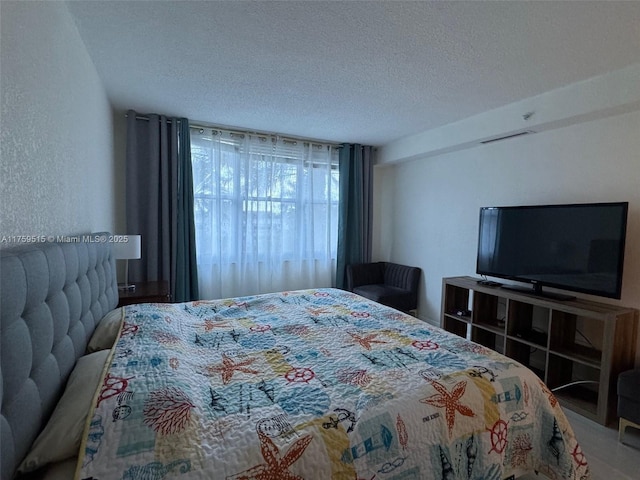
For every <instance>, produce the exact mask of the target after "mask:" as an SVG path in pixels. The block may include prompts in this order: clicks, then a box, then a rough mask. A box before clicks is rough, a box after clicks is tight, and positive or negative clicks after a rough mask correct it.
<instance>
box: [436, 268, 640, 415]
mask: <svg viewBox="0 0 640 480" xmlns="http://www.w3.org/2000/svg"><path fill="white" fill-rule="evenodd" d="M504 287H505V286H502V287H494V286H489V285H482V284H480V283H478V279H477V278H472V277H451V278H444V279H443V280H442V313H441V327H442V328H444V329H445V330H447V331H448V332H451V333H454V334H456V335H459V336H461V337H464V338H467V339H469V340H472V341H474V342H476V343H479V344H481V345H484V346H485V347H488V348H491V349H492V350H496V351H497V352H500V353H502V354H503V355H506V356H507V357H510V358H513V359H514V360H516V361H518V362H520V363H522V364H523V365H525V366H526V367H528V368H529V369H530V370H532V371H533V372H535V373H536V374H537V375H538V377H540V379H541V380H543V381H544V382H545V383H546V384H547V386H548V387H549V388H550V390H551V391H552V392H553V394H554V395H555V396H556V398H557V399H558V400H559V401H560V404H561V405H562V406H563V407H567V408H569V409H571V410H574V411H576V412H578V413H580V414H582V415H584V416H586V417H588V418H590V419H592V420H595V421H596V422H599V423H601V424H603V425H607V424H608V423H610V422H612V421H614V420H615V418H616V406H617V401H618V397H617V395H616V382H617V378H618V374H620V373H621V372H623V371H625V370H629V369H632V368H633V367H634V363H635V350H636V335H637V331H638V310H635V309H633V308H626V307H622V306H619V305H610V304H604V303H596V302H590V301H586V300H581V299H574V300H562V301H558V300H556V299H551V298H547V297H540V296H538V295H537V294H536V293H535V292H533V291H532V290H527V293H522V292H521V291H520V290H513V289H508V288H504ZM543 294H544V295H546V294H547V292H543Z"/></svg>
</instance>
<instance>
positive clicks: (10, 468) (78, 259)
mask: <svg viewBox="0 0 640 480" xmlns="http://www.w3.org/2000/svg"><path fill="white" fill-rule="evenodd" d="M97 236H100V234H97V235H96V234H94V235H91V237H92V238H96V237H97ZM80 238H82V237H80ZM117 303H118V285H117V280H116V275H115V259H114V258H113V255H112V254H111V245H110V244H109V243H101V242H93V241H91V242H89V241H84V242H82V241H81V242H78V243H71V242H69V243H38V244H31V245H23V246H18V247H11V248H7V249H2V250H0V454H1V457H0V458H1V459H0V463H1V465H0V473H1V478H2V480H9V479H10V478H12V477H13V475H14V472H15V470H16V468H17V466H18V465H19V463H20V461H21V460H22V458H23V457H24V456H25V455H26V453H27V452H28V450H29V447H30V446H31V443H32V442H33V440H34V439H35V437H36V436H37V434H38V433H39V431H40V430H41V428H42V427H43V425H44V423H45V422H46V420H47V419H48V418H49V416H50V414H51V412H52V411H53V408H54V407H55V405H56V402H57V400H58V398H59V397H60V396H61V394H62V389H63V388H64V385H65V383H66V381H67V377H68V376H69V373H70V372H71V369H72V368H73V366H74V364H75V361H76V359H77V358H78V357H80V356H81V355H84V353H85V349H86V346H87V342H88V340H89V339H90V336H91V334H92V333H93V330H94V328H95V325H96V323H97V322H98V321H99V320H100V319H101V318H102V317H103V316H104V314H105V313H107V312H108V311H109V310H112V309H113V308H115V307H116V304H117Z"/></svg>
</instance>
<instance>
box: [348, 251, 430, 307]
mask: <svg viewBox="0 0 640 480" xmlns="http://www.w3.org/2000/svg"><path fill="white" fill-rule="evenodd" d="M421 272H422V270H420V268H418V267H409V266H406V265H399V264H397V263H390V262H375V263H360V264H352V265H347V268H346V273H347V290H349V291H350V292H353V293H357V294H358V295H362V296H363V297H365V298H368V299H370V300H373V301H375V302H378V303H381V304H383V305H387V306H389V307H392V308H395V309H397V310H400V311H402V312H411V311H413V310H416V309H417V308H418V284H419V283H420V274H421Z"/></svg>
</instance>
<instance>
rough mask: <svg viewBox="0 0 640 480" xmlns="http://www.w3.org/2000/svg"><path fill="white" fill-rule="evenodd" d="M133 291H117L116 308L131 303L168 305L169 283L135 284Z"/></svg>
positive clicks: (169, 296) (169, 297)
mask: <svg viewBox="0 0 640 480" xmlns="http://www.w3.org/2000/svg"><path fill="white" fill-rule="evenodd" d="M135 286H136V289H135V290H119V291H118V293H119V296H120V298H119V300H118V307H122V306H123V305H131V304H133V303H169V302H171V295H170V294H169V282H166V281H162V282H137V283H135Z"/></svg>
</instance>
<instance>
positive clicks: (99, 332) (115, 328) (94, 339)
mask: <svg viewBox="0 0 640 480" xmlns="http://www.w3.org/2000/svg"><path fill="white" fill-rule="evenodd" d="M123 319H124V308H122V307H120V308H116V309H115V310H111V311H110V312H109V313H107V314H106V315H105V316H104V317H102V319H101V320H100V321H99V322H98V325H97V326H96V329H95V331H94V332H93V335H92V336H91V340H89V344H88V345H87V352H88V353H93V352H97V351H99V350H108V349H110V348H111V347H113V344H114V343H116V337H117V336H118V332H119V331H120V325H122V320H123Z"/></svg>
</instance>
